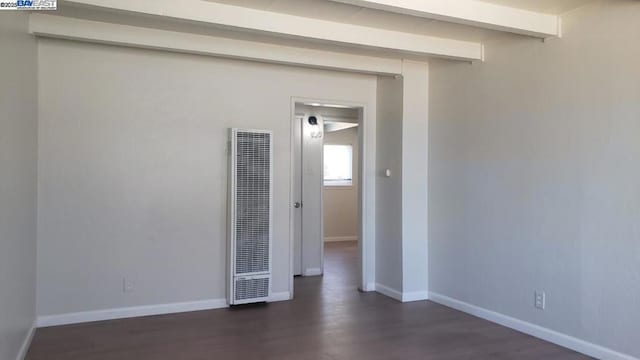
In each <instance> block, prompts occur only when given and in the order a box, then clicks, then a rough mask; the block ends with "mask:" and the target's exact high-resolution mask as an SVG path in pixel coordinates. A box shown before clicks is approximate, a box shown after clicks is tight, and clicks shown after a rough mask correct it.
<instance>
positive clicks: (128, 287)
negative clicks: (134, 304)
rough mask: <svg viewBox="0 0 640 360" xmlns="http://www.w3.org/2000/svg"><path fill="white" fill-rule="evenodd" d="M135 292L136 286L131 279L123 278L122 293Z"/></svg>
mask: <svg viewBox="0 0 640 360" xmlns="http://www.w3.org/2000/svg"><path fill="white" fill-rule="evenodd" d="M134 290H135V285H134V283H133V281H131V279H127V278H126V277H125V278H122V292H126V293H129V292H133V291H134Z"/></svg>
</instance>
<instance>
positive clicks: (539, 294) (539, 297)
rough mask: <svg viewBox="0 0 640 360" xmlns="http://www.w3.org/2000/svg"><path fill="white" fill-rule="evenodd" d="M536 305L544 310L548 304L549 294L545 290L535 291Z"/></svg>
mask: <svg viewBox="0 0 640 360" xmlns="http://www.w3.org/2000/svg"><path fill="white" fill-rule="evenodd" d="M534 305H535V307H536V308H537V309H540V310H544V308H545V307H546V305H547V294H545V293H544V291H536V292H535V304H534Z"/></svg>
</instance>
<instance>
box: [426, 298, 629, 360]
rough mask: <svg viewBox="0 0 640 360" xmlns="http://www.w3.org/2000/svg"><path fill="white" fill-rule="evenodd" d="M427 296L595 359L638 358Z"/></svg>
mask: <svg viewBox="0 0 640 360" xmlns="http://www.w3.org/2000/svg"><path fill="white" fill-rule="evenodd" d="M429 298H430V300H431V301H433V302H436V303H438V304H442V305H444V306H448V307H450V308H453V309H456V310H460V311H462V312H465V313H468V314H471V315H474V316H477V317H479V318H482V319H485V320H488V321H491V322H494V323H496V324H500V325H502V326H506V327H508V328H511V329H514V330H518V331H520V332H523V333H525V334H528V335H531V336H534V337H537V338H539V339H542V340H545V341H548V342H551V343H554V344H557V345H560V346H563V347H566V348H568V349H571V350H574V351H577V352H579V353H583V354H585V355H589V356H591V357H594V358H596V359H607V360H639V359H638V358H635V357H633V356H630V355H626V354H622V353H619V352H617V351H614V350H611V349H608V348H605V347H602V346H600V345H596V344H593V343H590V342H587V341H584V340H580V339H578V338H575V337H572V336H569V335H566V334H563V333H560V332H557V331H554V330H551V329H547V328H544V327H542V326H539V325H535V324H532V323H529V322H526V321H522V320H519V319H516V318H513V317H510V316H507V315H503V314H500V313H497V312H495V311H491V310H487V309H484V308H481V307H478V306H475V305H472V304H469V303H466V302H463V301H460V300H456V299H453V298H450V297H447V296H444V295H440V294H437V293H433V292H432V293H430V294H429Z"/></svg>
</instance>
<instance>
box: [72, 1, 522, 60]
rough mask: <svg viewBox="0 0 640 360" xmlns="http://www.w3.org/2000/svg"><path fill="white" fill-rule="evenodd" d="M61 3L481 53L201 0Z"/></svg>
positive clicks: (420, 49)
mask: <svg viewBox="0 0 640 360" xmlns="http://www.w3.org/2000/svg"><path fill="white" fill-rule="evenodd" d="M65 3H66V4H70V5H78V6H83V7H90V8H102V9H109V10H112V11H118V12H124V13H129V14H138V15H152V16H160V17H163V18H165V19H176V20H181V21H187V22H194V23H204V24H211V25H216V26H222V27H226V28H230V29H232V30H245V31H246V30H248V31H252V32H258V33H261V34H267V35H270V36H278V37H286V38H296V39H303V40H309V41H314V42H321V43H325V44H330V45H334V44H337V45H343V46H350V47H359V48H362V47H364V48H368V49H373V50H379V49H383V50H391V51H401V52H409V53H413V54H418V55H433V56H442V57H446V58H453V59H458V60H465V61H473V60H480V59H481V52H482V50H481V47H482V45H481V44H480V43H479V42H471V41H462V40H454V39H448V38H441V37H434V36H427V35H419V34H413V33H408V32H400V31H393V30H386V29H380V28H376V27H368V26H361V25H355V24H347V23H341V22H335V21H328V20H321V19H314V18H309V17H304V16H297V15H291V14H284V13H277V12H273V11H265V10H258V9H251V8H247V7H242V6H234V5H227V4H220V3H215V2H210V1H202V0H180V6H176V3H175V1H174V0H154V1H130V0H67V1H65ZM512 21H515V20H512Z"/></svg>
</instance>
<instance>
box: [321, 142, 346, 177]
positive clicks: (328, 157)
mask: <svg viewBox="0 0 640 360" xmlns="http://www.w3.org/2000/svg"><path fill="white" fill-rule="evenodd" d="M352 185H353V147H352V146H351V145H325V146H324V186H352Z"/></svg>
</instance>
